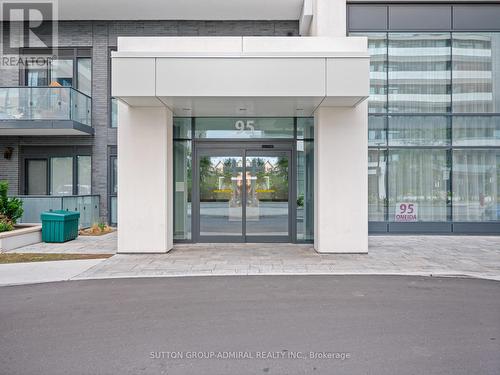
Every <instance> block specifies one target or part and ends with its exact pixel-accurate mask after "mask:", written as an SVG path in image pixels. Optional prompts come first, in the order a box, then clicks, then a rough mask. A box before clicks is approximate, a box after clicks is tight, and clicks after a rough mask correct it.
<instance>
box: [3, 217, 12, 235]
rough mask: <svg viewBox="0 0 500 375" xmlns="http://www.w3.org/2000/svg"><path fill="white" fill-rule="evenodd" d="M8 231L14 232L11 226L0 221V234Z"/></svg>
mask: <svg viewBox="0 0 500 375" xmlns="http://www.w3.org/2000/svg"><path fill="white" fill-rule="evenodd" d="M10 230H14V226H13V225H12V224H9V223H7V222H4V221H1V220H0V233H2V232H8V231H10Z"/></svg>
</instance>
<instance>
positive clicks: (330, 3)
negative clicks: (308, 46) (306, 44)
mask: <svg viewBox="0 0 500 375" xmlns="http://www.w3.org/2000/svg"><path fill="white" fill-rule="evenodd" d="M312 1H313V4H312V5H313V18H312V22H311V29H310V33H309V35H310V36H336V37H345V36H346V35H347V31H346V30H347V21H346V20H347V7H346V0H312Z"/></svg>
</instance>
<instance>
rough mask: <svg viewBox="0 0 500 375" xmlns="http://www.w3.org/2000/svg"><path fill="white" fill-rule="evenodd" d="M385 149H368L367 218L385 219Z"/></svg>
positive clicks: (374, 219) (370, 219)
mask: <svg viewBox="0 0 500 375" xmlns="http://www.w3.org/2000/svg"><path fill="white" fill-rule="evenodd" d="M386 177H387V150H385V149H373V150H369V151H368V220H369V221H384V220H385V201H386V199H387V189H386Z"/></svg>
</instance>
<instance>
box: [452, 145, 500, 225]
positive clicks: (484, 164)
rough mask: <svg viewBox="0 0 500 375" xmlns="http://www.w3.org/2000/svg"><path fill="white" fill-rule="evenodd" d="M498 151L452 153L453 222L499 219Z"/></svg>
mask: <svg viewBox="0 0 500 375" xmlns="http://www.w3.org/2000/svg"><path fill="white" fill-rule="evenodd" d="M499 168H500V149H497V150H477V149H476V150H474V149H464V150H460V149H458V150H454V151H453V220H455V221H491V220H499V219H500V205H499V203H500V175H499V173H498V171H499Z"/></svg>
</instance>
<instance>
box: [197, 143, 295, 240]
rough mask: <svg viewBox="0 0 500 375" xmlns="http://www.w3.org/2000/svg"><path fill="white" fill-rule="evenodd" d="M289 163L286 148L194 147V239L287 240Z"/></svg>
mask: <svg viewBox="0 0 500 375" xmlns="http://www.w3.org/2000/svg"><path fill="white" fill-rule="evenodd" d="M254 147H255V146H254ZM290 161H291V150H262V149H261V150H256V149H254V148H252V147H241V148H239V149H218V148H215V147H214V148H212V147H206V145H205V147H202V148H200V149H198V150H197V151H196V165H195V174H196V175H195V176H194V179H193V182H194V183H195V185H194V186H193V192H194V198H195V199H194V207H193V209H194V229H195V233H194V234H195V236H194V240H195V241H198V242H290V241H291V236H290V233H291V224H292V220H291V216H290V213H291V212H292V207H291V199H290V197H291V186H292V184H291V183H290V181H289V179H290V177H289V176H290V170H291V167H290Z"/></svg>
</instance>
